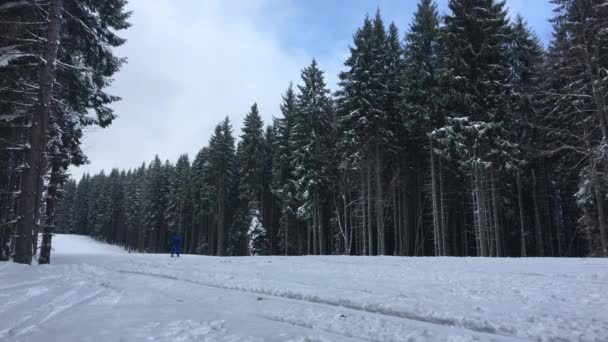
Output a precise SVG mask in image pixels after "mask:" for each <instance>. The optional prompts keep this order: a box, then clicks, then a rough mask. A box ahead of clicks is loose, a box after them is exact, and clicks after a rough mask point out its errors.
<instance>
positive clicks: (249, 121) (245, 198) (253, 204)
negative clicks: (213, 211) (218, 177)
mask: <svg viewBox="0 0 608 342" xmlns="http://www.w3.org/2000/svg"><path fill="white" fill-rule="evenodd" d="M263 128H264V123H263V122H262V118H261V117H260V113H259V112H258V105H257V103H254V104H253V105H252V106H251V111H250V112H249V113H248V114H247V116H246V117H245V122H244V123H243V133H242V134H241V140H240V141H239V146H238V153H237V158H238V167H239V199H240V202H241V203H240V205H241V206H242V207H241V208H240V212H241V213H242V215H245V219H244V221H245V222H251V220H252V217H253V216H254V215H260V220H262V213H261V211H262V196H263V193H264V169H265V165H264V164H265V144H266V142H265V140H264V130H263ZM256 213H257V214H256ZM247 228H248V226H245V227H243V228H241V229H240V231H242V233H243V235H245V234H246V232H247Z"/></svg>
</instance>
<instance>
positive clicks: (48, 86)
mask: <svg viewBox="0 0 608 342" xmlns="http://www.w3.org/2000/svg"><path fill="white" fill-rule="evenodd" d="M62 11H63V0H51V2H50V9H49V12H48V13H49V14H48V27H47V30H46V37H45V38H46V41H45V43H44V50H43V52H42V60H43V62H42V65H41V67H40V90H39V95H38V102H39V103H38V105H37V106H36V109H35V110H34V112H33V115H32V122H31V128H30V139H29V145H30V146H29V149H26V151H25V158H24V159H25V164H26V165H27V167H25V168H24V169H23V171H22V173H21V197H20V198H19V202H20V203H19V208H20V209H21V214H20V217H19V221H18V223H17V238H16V245H15V256H14V258H13V260H14V261H15V262H17V263H21V264H31V263H32V233H33V232H34V227H35V225H36V222H35V217H36V215H35V210H36V199H37V198H38V197H39V196H41V195H42V194H41V193H40V192H37V191H36V190H37V187H38V184H39V182H40V178H41V177H42V175H43V174H44V158H45V152H46V142H47V131H48V123H49V113H50V110H51V101H52V97H53V83H54V82H55V64H56V63H55V61H56V58H57V47H58V43H59V42H58V41H59V31H60V30H61V14H62Z"/></svg>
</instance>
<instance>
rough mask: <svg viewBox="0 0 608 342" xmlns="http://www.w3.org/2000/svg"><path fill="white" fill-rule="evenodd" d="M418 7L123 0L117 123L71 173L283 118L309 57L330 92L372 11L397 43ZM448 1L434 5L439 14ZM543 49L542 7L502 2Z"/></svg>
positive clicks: (168, 153) (376, 2)
mask: <svg viewBox="0 0 608 342" xmlns="http://www.w3.org/2000/svg"><path fill="white" fill-rule="evenodd" d="M417 3H418V0H331V1H327V0H202V1H201V0H179V1H175V0H129V5H128V9H129V10H131V11H133V15H132V17H131V20H130V22H131V23H132V27H131V28H129V29H128V30H125V31H121V32H120V35H121V36H122V37H124V38H126V39H127V43H126V44H125V45H124V46H122V47H119V48H117V49H116V55H118V56H121V57H126V58H127V59H128V63H127V64H125V65H124V67H123V68H122V70H121V71H120V72H119V73H117V74H116V75H115V77H114V82H113V84H112V86H111V87H110V88H109V89H108V92H109V93H111V94H113V95H117V96H120V97H121V98H122V101H120V102H118V103H116V104H113V106H112V107H113V108H114V110H115V112H116V114H117V115H118V118H117V119H116V120H115V121H114V122H113V124H112V125H111V126H110V127H108V128H105V129H101V128H91V129H88V130H87V131H86V133H85V138H84V140H83V146H82V148H83V150H84V152H85V154H86V155H87V156H88V158H89V160H90V163H89V164H87V165H85V166H81V167H78V168H71V169H70V170H69V171H70V173H71V175H72V177H74V178H76V179H80V177H82V175H83V174H84V173H91V174H95V173H98V172H100V171H101V170H105V171H106V172H109V171H110V170H111V169H112V168H114V167H118V168H120V169H129V168H135V167H138V166H139V165H141V164H142V162H146V163H148V162H149V161H150V160H152V159H153V158H154V156H155V155H157V154H158V155H159V157H160V158H161V159H162V160H165V159H169V160H170V161H171V162H175V161H176V160H177V158H178V157H179V156H180V155H181V154H184V153H187V154H188V155H189V156H190V158H191V159H192V158H194V156H195V155H196V153H197V152H198V151H199V150H200V149H201V148H202V147H203V146H205V145H207V143H208V141H209V138H210V136H211V134H212V133H213V130H214V128H215V126H216V125H217V124H218V123H219V122H220V121H221V120H223V119H224V118H225V117H226V116H228V117H230V119H231V121H232V125H233V129H234V133H235V136H239V135H240V134H241V133H240V128H241V124H242V121H243V119H244V117H245V115H246V114H247V112H248V111H249V109H250V107H251V105H252V104H253V103H254V102H257V103H258V105H259V109H260V114H261V115H262V118H263V119H264V122H265V123H266V124H270V123H271V122H272V117H273V116H275V117H276V116H278V115H280V110H279V104H280V102H281V95H282V94H283V93H284V92H285V90H286V89H287V87H288V85H289V82H291V81H293V82H294V84H297V83H298V82H299V79H300V71H301V69H303V68H304V67H306V66H307V65H309V64H310V62H311V60H312V58H316V59H317V61H318V63H319V66H320V67H321V68H322V69H323V70H325V76H326V81H327V83H328V85H329V87H330V89H332V91H333V90H335V89H336V84H337V81H338V78H337V75H338V73H339V72H340V71H341V70H343V63H344V60H345V59H346V57H347V55H348V47H349V44H351V41H352V36H353V33H354V32H355V31H356V29H357V28H358V27H359V26H360V25H361V24H362V22H363V19H364V17H365V15H366V14H370V15H374V14H375V12H376V10H377V9H380V12H381V14H382V16H383V18H384V19H385V22H386V23H387V25H388V23H389V22H391V21H394V22H395V23H396V24H397V26H398V27H399V30H400V34H401V36H403V35H404V33H405V32H406V31H407V29H408V27H409V25H410V23H411V20H412V17H413V14H414V12H415V10H416V7H417ZM447 3H448V0H437V4H438V8H439V12H440V14H443V13H446V12H447V11H448V7H447ZM507 7H508V8H509V15H510V16H511V17H512V18H514V17H515V16H516V15H517V14H521V15H522V16H523V17H524V18H525V19H526V21H527V22H528V24H529V25H530V27H531V28H532V29H533V30H534V32H536V34H537V35H538V37H539V38H540V39H541V41H542V42H543V43H544V44H547V43H548V42H549V40H550V39H551V24H550V23H549V22H548V19H549V18H551V16H552V8H553V6H552V5H551V4H550V3H549V0H507Z"/></svg>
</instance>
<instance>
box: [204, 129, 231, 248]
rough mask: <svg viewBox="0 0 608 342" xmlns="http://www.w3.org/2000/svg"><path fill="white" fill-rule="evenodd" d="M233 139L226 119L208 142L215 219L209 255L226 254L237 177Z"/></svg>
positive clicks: (209, 176)
mask: <svg viewBox="0 0 608 342" xmlns="http://www.w3.org/2000/svg"><path fill="white" fill-rule="evenodd" d="M234 140H235V139H234V137H233V135H232V126H231V125H230V120H228V118H226V119H225V120H224V121H223V122H222V123H220V124H219V125H218V126H217V127H216V128H215V133H214V135H213V136H212V137H211V139H210V140H209V150H208V152H209V156H208V161H207V166H206V170H205V175H206V178H207V180H206V183H207V185H208V187H209V191H210V200H211V211H212V213H213V215H214V217H215V220H214V221H215V229H214V230H213V231H212V232H211V233H210V239H209V240H210V247H209V253H210V254H215V255H218V256H223V255H225V254H226V249H227V247H228V246H227V242H228V241H227V239H228V236H229V231H228V230H229V227H231V225H232V222H231V221H230V213H231V198H230V197H231V194H233V185H234V183H235V174H236V171H237V170H236V156H235V152H234Z"/></svg>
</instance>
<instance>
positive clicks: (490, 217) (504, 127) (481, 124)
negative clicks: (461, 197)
mask: <svg viewBox="0 0 608 342" xmlns="http://www.w3.org/2000/svg"><path fill="white" fill-rule="evenodd" d="M449 7H450V10H451V12H452V13H451V14H449V15H447V16H446V17H445V19H444V20H445V27H444V28H443V29H442V30H441V33H440V34H441V42H442V44H443V49H442V54H441V56H442V60H441V63H442V69H441V71H440V73H441V75H440V80H441V83H442V90H441V91H442V93H443V94H445V95H444V97H443V99H442V107H443V108H442V110H443V111H444V113H445V115H446V116H448V117H449V119H448V120H447V122H446V124H445V126H444V127H442V128H441V129H440V130H436V133H437V134H436V135H435V138H436V139H438V142H439V143H440V144H441V145H442V146H440V147H439V148H440V149H442V150H443V153H442V154H443V155H442V158H447V157H448V156H449V157H451V158H456V160H457V161H458V163H459V165H460V166H461V167H462V168H464V169H465V170H466V172H467V173H468V174H469V175H471V177H470V179H471V180H472V187H473V189H474V190H473V193H474V194H475V196H474V199H473V200H474V204H475V209H474V212H475V213H476V217H475V222H476V237H477V245H478V246H479V248H478V252H479V253H480V255H483V256H488V255H495V256H503V255H504V253H503V249H504V248H503V246H504V233H503V227H502V225H501V222H502V220H501V218H500V215H501V210H502V206H501V199H500V198H499V197H500V195H499V194H498V189H497V187H496V184H497V177H499V176H500V175H501V173H502V172H506V171H508V170H510V169H512V168H513V166H514V164H513V161H512V160H511V156H512V155H513V154H514V152H513V151H514V150H515V149H516V146H514V144H512V143H511V142H510V141H509V136H510V132H509V131H508V129H509V128H510V127H509V124H508V123H509V118H508V117H507V115H508V100H507V94H508V91H509V84H508V83H507V80H508V77H507V76H508V52H507V47H508V43H509V41H510V36H511V32H510V26H509V23H508V21H507V19H506V16H507V14H506V10H505V9H504V2H495V1H494V0H452V1H450V2H449ZM439 161H441V159H440V160H439ZM440 170H441V166H440ZM441 180H442V179H441V178H440V187H441V186H442V184H441ZM440 193H441V194H443V191H442V190H441V189H440ZM442 202H443V201H442ZM441 206H442V207H443V204H441ZM441 219H442V220H444V218H443V215H441ZM440 241H442V242H443V241H445V239H443V237H442V240H440ZM436 246H437V247H436V248H438V249H439V250H440V251H443V247H441V244H437V243H436Z"/></svg>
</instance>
